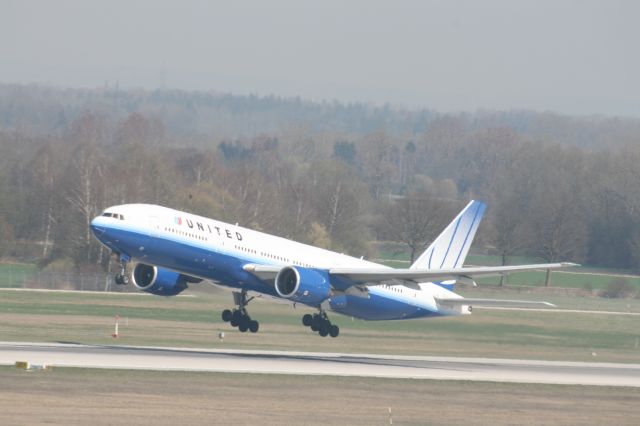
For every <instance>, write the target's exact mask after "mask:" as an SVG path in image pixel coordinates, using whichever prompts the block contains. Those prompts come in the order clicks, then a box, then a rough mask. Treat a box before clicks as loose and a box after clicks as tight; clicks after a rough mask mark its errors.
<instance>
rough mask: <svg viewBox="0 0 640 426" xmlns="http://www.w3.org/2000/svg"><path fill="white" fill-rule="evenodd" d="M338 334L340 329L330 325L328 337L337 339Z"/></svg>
mask: <svg viewBox="0 0 640 426" xmlns="http://www.w3.org/2000/svg"><path fill="white" fill-rule="evenodd" d="M339 334H340V328H339V327H338V326H337V325H331V327H329V336H331V337H338V335H339Z"/></svg>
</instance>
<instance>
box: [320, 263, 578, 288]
mask: <svg viewBox="0 0 640 426" xmlns="http://www.w3.org/2000/svg"><path fill="white" fill-rule="evenodd" d="M571 266H578V264H576V263H569V262H561V263H540V264H534V265H514V266H478V267H471V268H455V269H382V268H381V269H373V268H371V269H362V268H332V269H329V274H331V275H336V276H340V277H343V278H347V279H348V280H350V281H353V282H354V283H355V284H365V285H369V284H371V285H377V284H379V283H382V282H384V283H387V282H388V281H393V280H396V281H405V282H406V281H409V282H414V283H419V282H437V281H449V280H457V279H460V278H464V279H469V278H471V279H472V278H474V277H481V276H491V275H501V274H507V273H511V272H522V271H533V270H547V269H560V268H567V267H571Z"/></svg>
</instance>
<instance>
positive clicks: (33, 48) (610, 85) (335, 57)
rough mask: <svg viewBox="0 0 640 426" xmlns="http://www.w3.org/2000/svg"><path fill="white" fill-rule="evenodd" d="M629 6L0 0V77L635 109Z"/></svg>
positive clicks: (460, 105)
mask: <svg viewBox="0 0 640 426" xmlns="http://www.w3.org/2000/svg"><path fill="white" fill-rule="evenodd" d="M639 79H640V1H634V0H629V1H621V0H619V1H616V0H602V1H591V0H576V1H568V0H566V1H565V0H552V1H547V0H532V1H516V0H504V1H502V0H482V1H481V0H470V1H452V0H443V1H427V0H423V1H397V0H396V1H372V0H369V1H348V0H342V1H333V0H330V1H327V0H321V1H319V0H315V1H302V0H291V1H282V0H269V1H267V0H265V1H231V0H229V1H185V0H182V1H167V0H139V1H136V0H109V1H90V0H77V1H60V0H58V1H53V0H50V1H46V0H42V1H33V0H15V1H12V0H0V81H2V82H11V83H12V82H20V83H33V82H35V83H48V84H53V85H57V86H71V87H102V86H104V84H105V82H109V83H110V84H114V83H115V81H119V84H120V87H145V88H150V89H152V88H157V87H169V88H180V89H189V90H191V89H206V90H216V91H223V92H233V93H240V94H247V93H257V94H261V95H266V94H276V95H282V96H298V95H300V96H301V97H303V98H308V99H315V100H321V99H338V100H341V101H364V102H373V103H376V104H382V103H385V102H389V103H391V104H395V105H404V106H409V107H414V106H424V107H429V108H434V109H437V110H440V111H458V110H467V111H470V110H471V111H473V110H476V109H479V108H487V109H510V108H527V109H534V110H552V111H558V112H563V113H569V114H591V113H600V114H606V115H630V116H640V83H639Z"/></svg>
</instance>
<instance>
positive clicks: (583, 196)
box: [0, 84, 640, 271]
mask: <svg viewBox="0 0 640 426" xmlns="http://www.w3.org/2000/svg"><path fill="white" fill-rule="evenodd" d="M470 199H478V200H482V201H484V202H486V203H487V204H488V209H487V214H486V216H485V220H484V222H483V224H482V226H481V227H480V235H479V237H478V239H477V241H476V242H475V244H474V250H479V251H482V252H484V253H488V254H493V255H497V256H500V257H501V258H502V262H503V263H509V260H510V258H511V257H512V256H515V255H526V256H532V257H536V258H538V259H540V260H543V261H558V260H562V261H574V262H580V263H587V264H590V265H598V266H604V267H614V268H624V269H629V270H636V271H637V270H640V214H639V213H638V212H640V119H635V118H624V117H604V116H581V117H572V116H565V115H560V114H555V113H551V112H533V111H520V110H512V111H476V112H471V113H455V114H453V113H446V114H445V113H439V112H437V111H433V110H428V109H423V110H415V109H404V108H402V107H393V106H389V105H369V104H359V103H353V104H343V103H339V102H311V101H306V100H302V99H298V98H279V97H276V96H267V97H261V96H238V95H232V94H226V93H217V92H186V91H178V90H168V89H166V90H157V91H144V90H121V89H119V88H117V87H104V88H100V89H91V90H89V89H61V88H53V87H47V86H30V85H12V84H0V258H4V259H12V260H19V261H30V262H31V261H35V262H38V263H39V264H40V265H41V266H43V267H46V266H47V265H51V264H54V263H55V264H58V265H64V267H67V268H74V269H78V270H92V269H99V268H106V267H107V265H108V262H109V253H106V252H105V251H104V250H103V248H102V247H101V246H100V245H99V244H98V243H97V242H96V240H95V239H94V238H93V237H92V235H91V233H90V230H89V227H88V223H89V221H90V220H91V219H92V218H93V217H94V216H96V215H98V214H99V213H100V212H101V211H102V210H103V209H104V208H105V207H107V206H111V205H116V204H123V203H134V202H135V203H153V204H161V205H165V206H168V207H173V208H177V209H181V210H186V211H189V212H193V213H196V214H201V215H204V216H208V217H214V218H217V219H220V220H224V221H228V222H233V223H235V222H238V223H239V224H240V225H241V226H246V227H249V228H253V229H257V230H262V231H265V232H269V233H273V234H275V235H279V236H283V237H286V238H292V239H295V240H298V241H302V242H306V243H311V244H314V245H318V246H321V247H326V248H331V249H333V250H337V251H341V252H345V253H349V254H352V255H354V256H358V257H359V256H365V257H368V258H370V257H375V256H377V253H376V244H375V242H380V241H392V242H398V243H401V244H403V245H404V246H405V247H406V249H407V252H408V253H410V254H411V256H412V257H415V256H417V255H419V253H420V251H421V250H422V249H424V247H425V245H427V244H428V243H429V242H430V240H431V239H432V238H433V237H434V236H435V235H437V233H438V232H439V231H440V230H441V228H442V226H443V225H445V224H446V223H447V222H448V221H449V220H451V218H452V217H453V215H455V213H456V211H457V210H459V209H460V208H462V207H463V206H464V205H465V204H466V203H467V202H468V201H469V200H470Z"/></svg>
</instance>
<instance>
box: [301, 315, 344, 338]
mask: <svg viewBox="0 0 640 426" xmlns="http://www.w3.org/2000/svg"><path fill="white" fill-rule="evenodd" d="M302 324H304V325H306V326H307V327H309V328H311V330H312V331H316V332H318V334H319V335H320V336H322V337H326V336H331V337H338V335H339V334H340V328H338V326H337V325H333V324H331V321H330V320H329V317H328V316H327V314H326V313H325V312H324V311H323V310H320V313H319V314H313V315H310V314H305V315H304V316H303V317H302Z"/></svg>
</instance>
